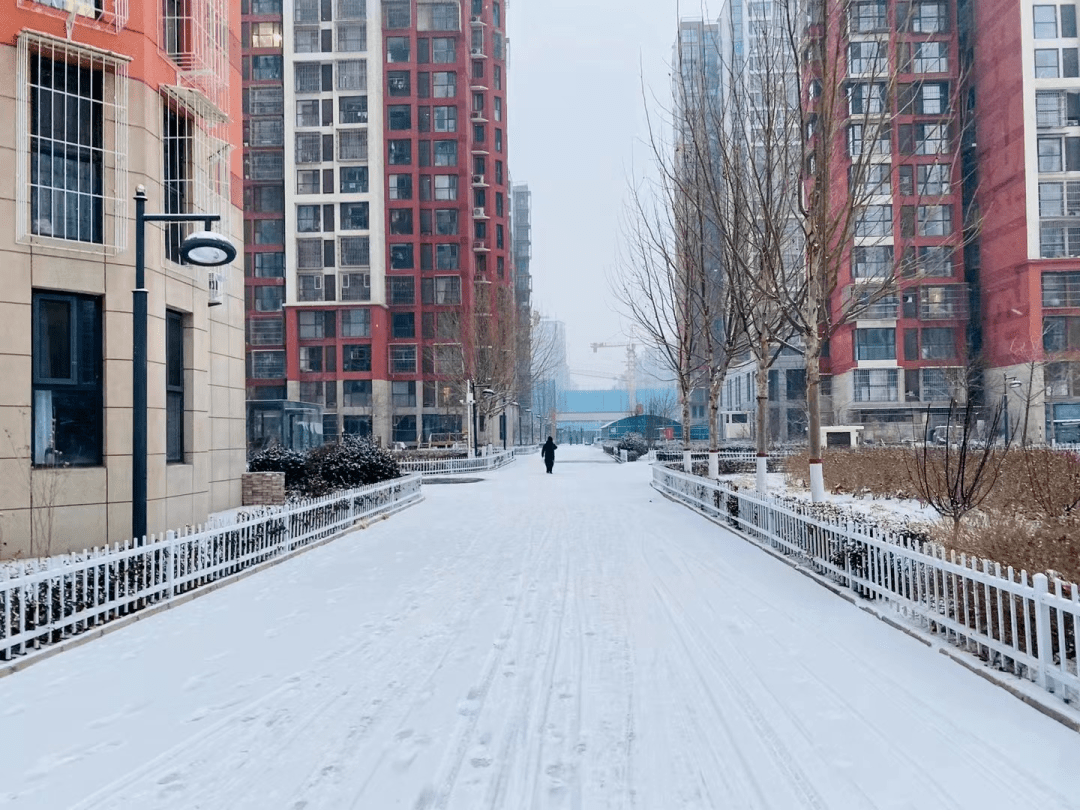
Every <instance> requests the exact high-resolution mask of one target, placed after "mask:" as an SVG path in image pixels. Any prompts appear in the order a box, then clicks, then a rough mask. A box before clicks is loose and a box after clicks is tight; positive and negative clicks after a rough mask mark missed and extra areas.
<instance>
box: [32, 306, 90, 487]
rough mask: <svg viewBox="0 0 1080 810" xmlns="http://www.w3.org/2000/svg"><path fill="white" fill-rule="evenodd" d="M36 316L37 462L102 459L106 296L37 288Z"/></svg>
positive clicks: (81, 463)
mask: <svg viewBox="0 0 1080 810" xmlns="http://www.w3.org/2000/svg"><path fill="white" fill-rule="evenodd" d="M33 318H34V323H33V332H32V339H33V364H32V365H33V402H32V421H33V439H32V444H33V458H34V464H35V465H47V466H55V465H65V464H70V465H74V466H86V465H97V464H100V463H101V457H102V422H103V418H102V345H101V300H100V299H99V298H92V297H89V296H81V295H61V294H53V293H34V295H33Z"/></svg>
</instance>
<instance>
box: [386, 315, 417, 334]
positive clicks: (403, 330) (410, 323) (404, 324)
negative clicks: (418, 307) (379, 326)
mask: <svg viewBox="0 0 1080 810" xmlns="http://www.w3.org/2000/svg"><path fill="white" fill-rule="evenodd" d="M390 336H391V337H394V338H412V337H416V315H415V313H412V312H394V313H392V314H391V315H390Z"/></svg>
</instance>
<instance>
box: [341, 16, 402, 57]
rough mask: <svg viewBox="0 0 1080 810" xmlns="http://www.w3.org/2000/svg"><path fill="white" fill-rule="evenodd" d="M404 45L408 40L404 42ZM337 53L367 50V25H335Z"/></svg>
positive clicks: (358, 23)
mask: <svg viewBox="0 0 1080 810" xmlns="http://www.w3.org/2000/svg"><path fill="white" fill-rule="evenodd" d="M405 41H406V43H407V42H408V40H407V39H406V40H405ZM336 50H337V52H338V53H357V52H359V51H366V50H367V24H366V23H362V22H350V23H342V22H339V23H338V24H337V48H336Z"/></svg>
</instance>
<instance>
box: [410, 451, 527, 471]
mask: <svg viewBox="0 0 1080 810" xmlns="http://www.w3.org/2000/svg"><path fill="white" fill-rule="evenodd" d="M537 452H539V451H537ZM514 459H515V453H514V451H513V450H504V451H502V452H501V453H491V454H490V455H486V456H477V457H476V458H433V459H410V460H408V461H399V462H398V468H399V469H400V470H401V471H402V472H408V473H419V474H420V475H423V476H434V475H462V474H464V473H478V472H490V471H492V470H497V469H499V468H500V467H505V466H506V465H507V464H510V463H511V462H513V461H514Z"/></svg>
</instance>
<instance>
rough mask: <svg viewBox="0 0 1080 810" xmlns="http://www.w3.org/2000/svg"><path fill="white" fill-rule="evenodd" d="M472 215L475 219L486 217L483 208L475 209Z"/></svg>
mask: <svg viewBox="0 0 1080 810" xmlns="http://www.w3.org/2000/svg"><path fill="white" fill-rule="evenodd" d="M472 215H473V216H474V217H483V216H484V209H483V208H474V209H473V210H472Z"/></svg>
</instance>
